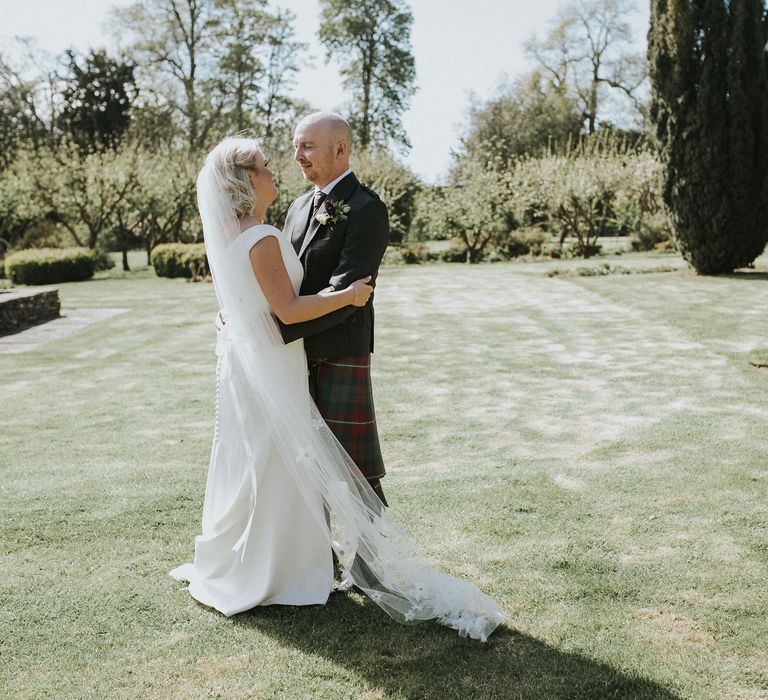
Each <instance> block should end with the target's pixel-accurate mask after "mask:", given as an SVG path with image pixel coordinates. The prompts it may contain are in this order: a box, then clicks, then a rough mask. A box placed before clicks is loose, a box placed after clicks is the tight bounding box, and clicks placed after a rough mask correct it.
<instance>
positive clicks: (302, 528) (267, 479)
mask: <svg viewBox="0 0 768 700" xmlns="http://www.w3.org/2000/svg"><path fill="white" fill-rule="evenodd" d="M270 235H274V236H275V237H276V238H277V240H278V241H279V242H280V248H281V250H282V251H283V260H284V262H285V266H286V270H287V271H288V275H289V276H290V278H291V283H292V284H293V288H294V291H295V292H296V294H298V293H299V288H300V287H301V280H302V275H303V270H302V267H301V263H300V262H299V259H298V258H297V257H296V254H295V252H294V250H293V247H292V246H291V244H290V242H288V241H287V238H286V237H285V236H283V235H282V234H281V233H280V231H278V230H277V229H275V228H272V227H271V226H257V227H255V228H252V229H249V230H247V231H244V232H243V233H242V234H241V235H240V236H238V237H237V238H236V239H235V240H234V241H233V242H232V243H231V244H230V245H229V246H228V248H227V251H226V254H227V256H228V257H231V258H233V260H232V264H233V265H239V264H242V266H243V267H245V268H246V269H245V270H244V273H245V274H244V277H245V278H246V279H248V278H249V277H250V278H251V280H252V281H251V283H250V285H248V287H247V288H244V289H243V294H244V295H248V296H251V297H252V298H253V299H254V300H257V299H258V298H259V297H260V296H263V295H262V293H261V289H260V288H259V285H258V283H257V281H256V277H255V275H253V272H252V270H251V264H250V260H249V256H248V253H249V250H250V248H251V247H252V246H253V245H255V244H256V243H257V242H258V241H259V240H261V239H262V238H263V237H264V236H270ZM253 309H254V310H257V309H259V304H258V303H254V305H253ZM232 342H233V339H232V336H231V334H230V329H229V328H228V327H227V326H225V327H224V329H223V330H222V331H220V333H219V338H218V343H217V354H218V356H219V357H218V367H217V377H218V380H217V384H218V391H217V394H218V396H217V402H218V411H217V426H216V434H215V436H214V444H213V450H212V457H211V465H210V469H209V471H208V481H207V484H206V487H205V503H204V506H203V533H202V535H199V536H198V537H197V538H196V540H195V561H194V563H192V564H184V565H182V566H179V567H178V568H176V569H174V570H173V571H172V572H171V575H172V576H173V577H174V578H177V579H183V580H187V581H189V592H190V594H191V595H192V597H193V598H195V599H196V600H198V601H200V602H201V603H204V604H205V605H209V606H211V607H213V608H216V610H218V611H220V612H222V613H224V614H225V615H234V614H235V613H239V612H242V611H243V610H249V609H251V608H253V607H256V606H257V605H270V604H275V603H280V604H283V605H309V604H317V603H325V602H326V601H327V599H328V595H329V593H330V591H331V586H332V584H333V562H332V557H331V542H330V536H329V533H328V531H327V530H325V531H324V530H323V529H321V528H320V527H318V519H319V518H323V517H324V515H323V510H322V501H321V499H320V497H319V495H318V497H317V498H316V499H315V500H314V502H313V503H311V504H307V503H305V502H304V500H303V497H302V495H301V493H300V491H299V490H298V489H297V488H296V486H295V485H294V483H293V480H292V479H291V476H290V473H289V472H288V471H287V470H286V469H285V467H284V466H283V465H282V464H281V461H282V458H281V456H280V453H279V452H278V450H277V449H276V446H275V444H274V440H273V439H272V436H271V425H270V423H271V420H270V416H269V415H265V413H264V410H263V407H261V406H259V405H258V402H248V400H247V397H242V400H243V401H245V402H246V404H247V405H248V411H247V417H246V415H243V416H242V417H239V416H238V415H237V409H236V407H237V406H238V403H237V401H236V396H235V395H234V391H236V384H235V383H233V381H232V380H233V379H234V380H235V381H237V382H238V383H243V382H244V381H245V380H244V377H243V376H239V375H242V374H243V373H242V368H241V367H239V366H238V361H237V355H236V354H235V353H233V352H231V351H230V349H231V348H230V344H231V343H232ZM277 350H278V352H277V353H275V355H274V358H273V359H274V361H275V362H278V363H280V365H281V370H282V371H281V374H282V375H283V376H285V378H286V379H287V380H288V383H286V384H285V385H283V390H284V391H285V393H286V395H287V396H286V398H287V399H288V400H289V401H290V402H291V403H292V404H294V405H295V406H297V407H298V406H301V405H302V403H305V404H306V406H305V409H306V410H305V411H303V413H304V416H303V420H306V421H309V420H310V407H309V402H308V398H309V394H308V387H307V359H306V355H305V354H304V343H303V341H301V340H298V341H296V342H293V343H290V344H289V345H283V346H282V348H277ZM222 380H223V381H222ZM288 395H290V397H289V396H288ZM297 418H299V417H298V416H297ZM240 419H244V420H247V423H246V424H245V425H244V426H243V427H244V429H245V430H247V431H248V432H249V437H250V438H251V444H252V445H253V447H254V450H255V451H254V453H253V454H250V455H248V454H246V451H245V450H244V443H241V442H238V441H234V442H232V441H227V442H226V443H222V441H221V430H220V425H221V424H226V425H233V424H236V423H237V422H238V420H240ZM247 465H249V466H250V468H249V467H248V466H247ZM313 510H314V511H315V512H314V513H313V512H312V511H313Z"/></svg>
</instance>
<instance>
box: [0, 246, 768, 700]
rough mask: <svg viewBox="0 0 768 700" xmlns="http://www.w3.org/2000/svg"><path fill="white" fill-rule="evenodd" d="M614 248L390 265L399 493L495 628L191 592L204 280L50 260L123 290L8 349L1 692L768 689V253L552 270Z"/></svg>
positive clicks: (391, 460) (420, 530)
mask: <svg viewBox="0 0 768 700" xmlns="http://www.w3.org/2000/svg"><path fill="white" fill-rule="evenodd" d="M140 259H141V258H140V257H137V258H136V260H137V261H138V260H140ZM603 262H604V260H602V261H590V262H587V263H585V262H579V261H555V262H551V263H549V262H547V263H529V264H520V263H519V264H514V263H513V264H495V265H480V266H465V265H433V266H423V267H392V268H385V269H383V270H382V273H381V276H380V282H379V285H380V286H379V289H378V291H377V336H376V349H377V352H376V355H375V376H374V381H375V384H374V389H375V392H376V402H377V409H378V415H379V424H380V429H381V434H382V440H383V450H384V455H385V459H386V461H387V464H388V471H389V475H388V476H387V479H386V482H385V486H386V489H387V496H388V499H389V501H390V503H391V504H392V506H393V507H392V511H393V514H394V516H395V517H396V518H398V519H399V520H401V521H402V522H403V523H404V524H405V525H406V526H407V528H408V529H409V530H410V532H411V533H412V534H413V536H414V538H415V539H416V540H417V541H419V542H420V543H421V544H422V545H423V546H424V548H425V549H426V550H427V551H428V552H429V553H430V555H431V556H432V558H433V559H434V560H435V561H436V562H437V563H438V564H439V565H440V566H442V567H444V568H445V569H447V570H449V571H451V572H452V573H454V574H455V575H458V576H465V577H467V578H469V579H470V580H472V581H474V582H476V583H477V584H478V585H479V586H480V587H481V588H482V589H483V590H485V591H486V592H487V593H489V594H490V595H492V596H493V597H494V598H496V599H497V600H498V601H500V603H501V604H502V605H503V607H504V609H505V611H506V614H507V617H508V622H507V625H506V627H505V628H501V629H499V630H498V631H497V632H496V633H495V634H494V636H493V637H492V639H491V641H490V642H489V643H488V644H487V645H482V644H479V643H478V642H474V641H470V640H465V639H461V638H459V637H458V635H456V634H455V633H454V632H452V631H451V630H447V629H445V628H442V627H440V626H438V625H436V624H431V623H428V624H421V625H417V626H409V627H403V626H400V625H398V624H397V623H395V622H392V621H391V620H389V618H387V617H386V616H385V615H384V614H383V613H382V612H380V611H379V610H378V608H376V606H374V605H372V604H370V603H368V602H367V601H366V600H364V599H362V598H360V597H358V596H356V595H354V594H353V595H347V596H341V595H334V596H333V597H332V598H331V601H330V603H329V604H328V605H327V606H325V607H319V606H317V607H311V608H289V607H269V608H262V609H256V610H254V611H252V612H248V613H244V614H241V615H238V616H236V617H234V618H231V619H227V618H225V617H223V616H221V615H219V614H218V613H215V612H212V611H210V610H209V609H207V608H204V607H202V606H200V605H198V604H196V603H195V602H194V601H193V600H192V599H191V598H190V597H189V595H188V594H187V593H186V592H185V590H184V584H182V583H180V582H177V581H174V580H173V579H171V578H170V577H169V576H168V574H167V572H168V570H169V569H171V568H172V567H173V566H176V565H177V564H179V563H182V562H184V561H187V560H189V558H190V556H191V555H192V547H193V538H194V536H195V535H196V534H197V533H198V532H199V525H200V517H201V511H202V497H203V491H204V487H205V476H206V469H207V460H208V451H209V449H210V440H211V434H212V420H213V404H212V401H213V365H214V356H213V346H214V342H215V338H214V336H215V331H214V324H213V319H214V314H215V311H216V302H215V298H214V294H213V288H212V287H211V286H210V285H208V284H188V283H185V282H183V281H176V280H166V279H157V278H155V277H154V274H153V273H152V271H151V270H149V269H148V268H142V267H138V268H136V270H135V271H134V272H132V273H130V274H124V273H121V272H116V271H112V272H110V273H102V274H101V275H100V276H99V278H98V279H95V280H93V281H90V282H83V283H78V284H64V285H60V287H59V288H60V291H61V297H62V301H63V306H64V309H65V310H66V309H71V308H85V307H120V308H126V309H129V311H128V312H127V313H125V314H122V315H120V316H116V317H113V318H111V319H109V320H107V321H102V322H100V323H97V324H94V325H92V326H90V327H89V328H87V329H86V330H83V331H80V332H79V333H77V334H75V335H71V336H69V337H67V338H62V339H59V340H55V341H52V342H50V343H48V344H46V345H43V346H41V347H40V348H39V349H37V350H34V351H31V352H28V353H25V354H21V355H0V387H1V388H2V400H1V401H0V425H2V426H3V429H2V432H1V434H0V476H1V477H2V478H1V479H0V504H1V505H0V509H1V511H0V515H1V519H0V535H1V537H0V547H1V550H0V555H1V558H0V563H1V567H2V568H1V569H0V652H1V653H0V658H1V659H2V663H0V697H2V698H13V699H14V700H15V699H17V698H43V697H50V698H110V699H111V698H158V699H163V700H164V699H165V698H214V697H220V698H270V699H271V698H291V699H293V698H333V699H334V700H335V699H339V698H354V699H355V700H357V699H358V698H365V699H372V698H429V699H434V700H442V699H443V698H488V699H492V698H493V699H495V698H563V699H565V698H584V699H592V698H696V699H698V698H742V699H744V700H754V699H756V698H766V697H768V644H767V643H766V640H768V584H767V581H768V466H767V464H768V460H767V459H766V446H767V445H766V443H767V442H768V369H765V368H763V367H760V366H759V365H760V364H761V363H760V362H755V360H756V359H757V360H761V359H762V360H764V359H765V357H766V356H767V352H766V351H767V350H768V312H766V309H768V284H766V282H768V273H767V272H766V268H767V267H768V261H766V260H765V259H763V260H762V261H761V263H760V265H759V266H758V270H757V271H752V272H746V273H743V274H736V275H732V276H728V277H720V278H700V277H697V276H695V275H693V274H691V273H689V272H687V271H685V270H684V269H682V265H680V264H679V262H678V261H677V260H676V258H674V257H669V256H661V257H654V256H642V255H640V256H635V255H624V256H621V257H618V258H616V259H615V263H616V264H619V265H621V266H623V267H627V266H630V267H631V266H637V267H654V266H669V265H673V266H677V267H680V268H681V269H680V270H679V271H677V272H667V273H655V274H637V275H609V276H590V277H587V276H578V275H571V276H558V277H548V276H547V271H550V270H552V269H554V268H557V269H559V270H564V269H570V268H576V267H580V266H584V265H600V264H603ZM613 262H614V260H613V259H611V263H612V264H613Z"/></svg>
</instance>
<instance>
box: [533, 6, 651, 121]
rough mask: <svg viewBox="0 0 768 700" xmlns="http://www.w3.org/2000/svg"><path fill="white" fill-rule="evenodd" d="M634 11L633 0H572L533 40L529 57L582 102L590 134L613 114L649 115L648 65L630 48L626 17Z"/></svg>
mask: <svg viewBox="0 0 768 700" xmlns="http://www.w3.org/2000/svg"><path fill="white" fill-rule="evenodd" d="M633 9H634V5H633V2H632V1H631V0H571V1H570V2H569V3H568V4H567V5H566V6H564V7H563V8H561V9H560V10H559V11H558V16H557V18H556V19H555V20H554V21H553V22H552V23H551V25H550V28H549V31H548V32H547V34H546V35H545V36H544V37H542V38H537V37H535V36H533V37H531V38H530V39H529V40H528V42H527V45H526V50H527V53H528V56H529V57H530V58H532V59H533V60H534V61H536V63H537V64H538V65H539V67H540V69H541V71H542V72H543V74H544V75H546V76H547V78H548V80H549V82H550V85H551V87H552V89H553V90H554V91H555V93H556V94H559V95H566V94H567V95H569V96H571V97H572V98H574V99H576V100H577V101H578V104H579V107H580V111H581V115H582V121H583V122H585V123H586V132H587V133H588V134H590V135H591V134H594V133H596V132H597V130H598V125H599V123H601V122H606V121H610V119H608V117H609V116H610V115H611V114H612V113H613V114H614V115H616V114H622V113H623V114H624V115H626V116H631V117H634V118H635V120H636V121H640V120H642V118H643V112H644V108H643V103H642V99H641V95H642V90H643V86H644V84H645V83H646V78H647V68H646V62H645V60H644V59H643V57H642V56H640V55H638V54H636V53H634V52H633V51H632V50H631V48H630V46H631V43H632V32H631V29H630V25H629V23H628V22H627V21H626V17H627V15H628V14H629V13H631V12H632V10H633Z"/></svg>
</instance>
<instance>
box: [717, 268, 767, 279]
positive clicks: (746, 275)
mask: <svg viewBox="0 0 768 700" xmlns="http://www.w3.org/2000/svg"><path fill="white" fill-rule="evenodd" d="M718 276H719V277H727V278H728V279H735V280H763V281H765V280H768V272H760V271H757V270H737V271H736V272H730V273H728V274H726V275H718Z"/></svg>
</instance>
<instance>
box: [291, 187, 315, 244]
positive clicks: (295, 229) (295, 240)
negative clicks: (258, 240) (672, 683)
mask: <svg viewBox="0 0 768 700" xmlns="http://www.w3.org/2000/svg"><path fill="white" fill-rule="evenodd" d="M313 193H314V190H309V192H307V193H306V194H305V195H302V196H303V197H304V198H305V199H304V201H298V202H297V204H296V212H295V213H294V215H293V216H292V217H291V228H290V231H288V235H290V237H291V243H292V244H293V249H294V250H295V251H296V253H297V254H298V252H299V250H300V248H301V243H302V240H304V232H305V231H306V230H307V221H308V219H309V217H310V214H311V213H312V197H313ZM299 199H300V200H301V198H299ZM299 257H301V256H300V255H299Z"/></svg>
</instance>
